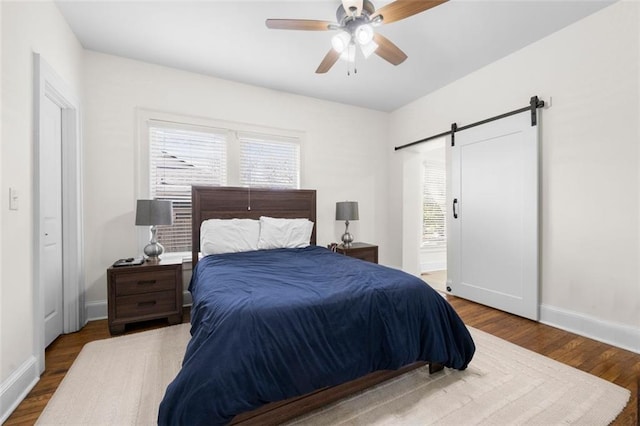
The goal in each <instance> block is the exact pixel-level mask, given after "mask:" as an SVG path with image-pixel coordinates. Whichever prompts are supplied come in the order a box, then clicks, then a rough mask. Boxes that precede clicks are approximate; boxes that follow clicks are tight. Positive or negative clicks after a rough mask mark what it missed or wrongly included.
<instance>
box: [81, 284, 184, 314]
mask: <svg viewBox="0 0 640 426" xmlns="http://www.w3.org/2000/svg"><path fill="white" fill-rule="evenodd" d="M191 303H192V300H191V292H189V291H184V292H183V293H182V306H191ZM107 306H108V304H107V301H106V300H98V301H97V302H88V303H86V304H85V307H84V309H85V315H86V316H85V318H86V319H87V321H96V320H103V319H107Z"/></svg>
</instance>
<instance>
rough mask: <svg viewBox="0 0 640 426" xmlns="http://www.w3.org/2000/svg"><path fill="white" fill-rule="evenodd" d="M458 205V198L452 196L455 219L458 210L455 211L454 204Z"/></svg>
mask: <svg viewBox="0 0 640 426" xmlns="http://www.w3.org/2000/svg"><path fill="white" fill-rule="evenodd" d="M457 205H458V199H457V198H454V199H453V218H454V219H457V218H458V212H457V211H456V206H457Z"/></svg>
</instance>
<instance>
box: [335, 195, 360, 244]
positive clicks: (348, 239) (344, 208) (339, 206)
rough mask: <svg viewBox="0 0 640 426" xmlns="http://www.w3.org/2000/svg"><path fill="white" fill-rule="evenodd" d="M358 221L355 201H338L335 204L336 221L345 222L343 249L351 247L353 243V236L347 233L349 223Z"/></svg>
mask: <svg viewBox="0 0 640 426" xmlns="http://www.w3.org/2000/svg"><path fill="white" fill-rule="evenodd" d="M358 219H359V217H358V202H357V201H339V202H337V203H336V220H344V221H345V222H344V223H345V229H344V234H342V245H344V246H345V247H351V243H352V242H353V235H351V234H350V233H349V221H350V220H358Z"/></svg>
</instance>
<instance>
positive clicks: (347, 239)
mask: <svg viewBox="0 0 640 426" xmlns="http://www.w3.org/2000/svg"><path fill="white" fill-rule="evenodd" d="M351 243H353V235H351V233H350V232H349V221H348V220H347V221H345V229H344V234H342V245H343V246H344V247H347V248H349V247H351Z"/></svg>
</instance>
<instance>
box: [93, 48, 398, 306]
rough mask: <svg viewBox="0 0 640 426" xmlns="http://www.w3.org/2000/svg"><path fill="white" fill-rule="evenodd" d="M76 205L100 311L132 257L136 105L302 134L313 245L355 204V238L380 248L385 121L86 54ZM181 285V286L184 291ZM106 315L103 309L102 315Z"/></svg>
mask: <svg viewBox="0 0 640 426" xmlns="http://www.w3.org/2000/svg"><path fill="white" fill-rule="evenodd" d="M84 59H85V95H86V104H85V107H86V108H85V113H86V114H85V150H84V160H85V161H84V170H85V180H84V188H85V192H84V202H85V205H84V207H85V211H84V214H85V235H86V236H87V240H86V242H85V247H86V276H87V295H86V297H87V299H86V300H87V302H88V303H89V304H90V312H89V315H90V316H95V315H96V314H97V313H98V312H100V311H101V309H104V307H105V305H104V302H105V301H106V297H107V293H106V287H107V284H106V269H107V267H108V266H109V265H110V264H111V263H113V261H114V260H116V259H118V258H121V257H125V256H132V255H135V254H136V253H139V252H140V251H141V249H142V247H139V244H138V242H137V239H136V234H137V232H136V227H135V226H134V210H135V196H136V195H135V188H134V185H133V183H134V182H135V176H136V173H137V167H138V165H137V164H136V161H135V147H136V137H137V134H138V133H137V130H136V108H145V109H151V110H159V111H164V112H170V113H176V114H180V115H187V116H194V117H204V118H211V119H215V120H224V121H231V122H239V123H247V124H253V125H260V126H265V127H270V128H280V129H290V130H295V131H302V132H304V133H305V137H304V141H303V145H302V156H303V164H302V176H301V178H302V179H301V180H302V187H303V188H312V189H316V190H317V191H318V193H317V221H318V243H319V244H323V245H324V244H327V243H329V242H331V241H336V240H338V239H339V237H340V235H341V234H342V232H343V228H344V223H339V222H336V221H335V220H334V217H335V202H336V201H343V200H345V199H349V200H357V201H358V202H359V206H360V220H359V221H356V222H353V223H352V232H353V233H354V235H355V236H356V239H357V240H359V241H367V242H371V243H375V244H379V245H380V260H381V263H384V262H385V261H386V259H387V258H388V257H389V250H388V247H387V241H388V239H389V238H388V235H387V228H386V223H387V192H386V188H387V186H386V182H387V172H386V169H387V156H388V148H387V144H386V141H387V135H388V115H387V114H386V113H381V112H377V111H373V110H367V109H363V108H356V107H351V106H346V105H342V104H338V103H331V102H326V101H321V100H317V99H312V98H306V97H302V96H297V95H291V94H286V93H283V92H278V91H273V90H267V89H262V88H257V87H252V86H248V85H243V84H239V83H234V82H230V81H225V80H221V79H216V78H212V77H208V76H204V75H199V74H193V73H189V72H184V71H179V70H175V69H170V68H165V67H160V66H157V65H151V64H147V63H143V62H138V61H133V60H128V59H124V58H120V57H115V56H110V55H105V54H101V53H96V52H90V51H87V52H86V53H85V57H84ZM186 284H187V283H185V285H186ZM103 312H106V311H103Z"/></svg>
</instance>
